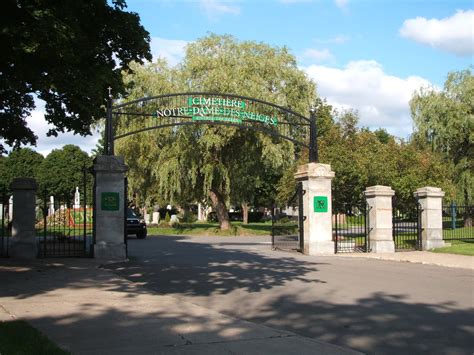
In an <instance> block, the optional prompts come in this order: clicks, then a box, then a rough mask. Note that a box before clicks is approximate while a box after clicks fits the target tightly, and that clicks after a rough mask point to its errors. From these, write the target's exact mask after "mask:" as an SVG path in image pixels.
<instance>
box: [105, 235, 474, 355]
mask: <svg viewBox="0 0 474 355" xmlns="http://www.w3.org/2000/svg"><path fill="white" fill-rule="evenodd" d="M128 248H129V256H130V259H131V261H130V262H128V263H123V264H115V265H113V266H109V268H111V269H113V270H114V271H115V272H117V273H118V274H119V275H120V276H123V277H126V278H127V279H129V280H131V281H134V282H137V283H139V284H140V285H142V286H144V287H146V288H149V289H152V290H153V291H155V292H157V293H159V294H163V295H171V296H174V297H179V298H182V299H183V300H186V301H188V302H191V303H194V304H197V305H199V306H203V307H206V308H209V309H212V310H214V311H218V312H220V313H224V314H227V315H230V316H233V317H237V318H240V319H244V320H249V321H252V322H256V323H261V324H265V325H268V326H271V327H273V328H278V329H282V330H288V331H292V332H295V333H297V334H300V335H303V336H307V337H312V338H315V339H318V340H322V341H326V342H329V343H333V344H338V345H342V346H345V347H349V348H353V349H357V350H360V351H363V352H367V353H377V354H401V353H410V354H421V353H426V354H472V353H473V351H474V341H473V339H474V312H473V273H472V270H466V269H453V268H445V267H440V266H431V265H422V264H411V263H403V262H396V261H384V260H373V259H362V258H344V257H337V256H329V257H313V256H311V257H309V256H304V255H300V254H293V253H285V252H278V251H272V250H271V247H270V239H269V238H268V237H177V236H173V237H171V236H170V237H165V236H160V237H150V238H147V239H145V240H134V239H130V240H129V246H128ZM295 353H298V350H297V349H295Z"/></svg>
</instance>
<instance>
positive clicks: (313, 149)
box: [309, 105, 319, 163]
mask: <svg viewBox="0 0 474 355" xmlns="http://www.w3.org/2000/svg"><path fill="white" fill-rule="evenodd" d="M309 112H310V115H309V162H310V163H318V162H319V156H318V129H317V125H316V107H315V106H314V105H312V106H311V108H310V109H309Z"/></svg>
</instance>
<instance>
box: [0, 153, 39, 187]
mask: <svg viewBox="0 0 474 355" xmlns="http://www.w3.org/2000/svg"><path fill="white" fill-rule="evenodd" d="M43 159H44V158H43V156H42V155H41V154H40V153H37V152H35V151H34V150H32V149H30V148H22V149H16V150H13V151H12V152H11V153H10V154H9V155H8V157H6V158H2V159H1V161H3V168H2V169H0V181H1V185H2V186H0V190H1V189H8V187H9V186H10V183H11V182H12V181H13V179H14V178H19V177H30V178H36V177H37V176H38V171H39V167H40V166H41V164H42V162H43ZM1 161H0V164H2V163H1ZM0 167H1V166H0Z"/></svg>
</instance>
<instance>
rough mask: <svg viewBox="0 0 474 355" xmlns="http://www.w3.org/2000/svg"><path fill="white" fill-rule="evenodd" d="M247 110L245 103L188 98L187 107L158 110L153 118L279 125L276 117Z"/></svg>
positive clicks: (229, 100)
mask: <svg viewBox="0 0 474 355" xmlns="http://www.w3.org/2000/svg"><path fill="white" fill-rule="evenodd" d="M247 110H248V105H247V104H246V103H245V101H240V100H231V99H223V98H218V97H213V98H209V97H188V100H187V106H185V107H175V108H165V109H160V110H156V111H155V112H154V113H153V114H152V116H153V117H155V118H158V117H176V116H177V117H179V116H191V117H192V120H193V121H225V122H230V123H243V122H244V121H254V122H260V123H263V124H264V125H269V126H277V125H278V118H277V117H276V116H268V115H265V114H261V113H256V112H251V111H247Z"/></svg>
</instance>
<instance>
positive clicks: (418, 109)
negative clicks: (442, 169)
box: [410, 69, 474, 225]
mask: <svg viewBox="0 0 474 355" xmlns="http://www.w3.org/2000/svg"><path fill="white" fill-rule="evenodd" d="M410 107H411V112H412V117H413V121H414V123H415V129H416V134H417V138H418V139H419V140H424V141H425V142H427V143H428V144H429V145H430V146H431V148H432V149H433V150H434V151H437V152H440V153H441V154H443V155H444V156H445V158H446V160H448V161H450V162H452V163H453V164H454V168H455V174H454V176H455V183H456V187H457V194H456V199H457V201H458V203H463V204H469V205H472V204H473V202H474V175H473V171H474V76H473V75H472V72H471V70H470V69H467V70H463V71H460V72H452V73H449V74H448V78H447V80H446V82H445V84H444V89H443V90H442V91H437V90H427V89H423V90H420V91H419V92H417V93H415V95H414V96H413V98H412V100H411V102H410ZM465 222H466V223H467V224H470V225H471V224H472V218H470V219H466V221H465Z"/></svg>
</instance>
